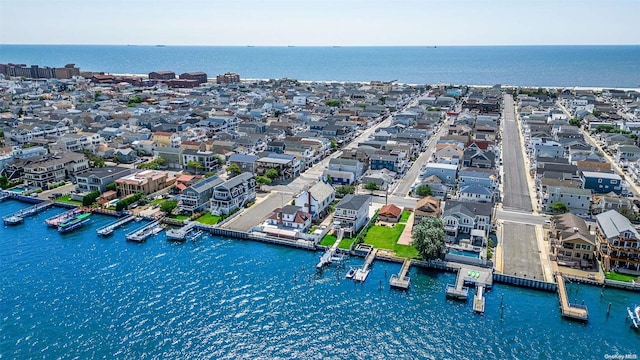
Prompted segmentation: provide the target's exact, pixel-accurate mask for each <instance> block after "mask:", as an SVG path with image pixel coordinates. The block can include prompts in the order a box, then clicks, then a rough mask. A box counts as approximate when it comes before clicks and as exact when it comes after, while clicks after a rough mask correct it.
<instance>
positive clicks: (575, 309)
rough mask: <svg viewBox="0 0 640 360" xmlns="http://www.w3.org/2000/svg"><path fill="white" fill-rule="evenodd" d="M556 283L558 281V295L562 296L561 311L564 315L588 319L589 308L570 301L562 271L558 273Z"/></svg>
mask: <svg viewBox="0 0 640 360" xmlns="http://www.w3.org/2000/svg"><path fill="white" fill-rule="evenodd" d="M556 283H558V297H559V298H560V299H559V300H560V312H561V314H562V317H565V318H568V319H573V320H579V321H588V320H589V310H588V309H587V307H586V306H584V305H579V304H572V303H570V302H569V297H568V295H567V289H566V287H565V284H564V277H563V276H562V273H556Z"/></svg>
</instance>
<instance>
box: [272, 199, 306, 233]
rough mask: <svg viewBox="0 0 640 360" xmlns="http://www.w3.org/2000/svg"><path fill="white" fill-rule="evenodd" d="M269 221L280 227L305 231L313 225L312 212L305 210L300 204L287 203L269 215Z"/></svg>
mask: <svg viewBox="0 0 640 360" xmlns="http://www.w3.org/2000/svg"><path fill="white" fill-rule="evenodd" d="M267 223H268V224H269V225H274V226H277V227H279V228H282V227H288V228H294V229H297V230H300V231H303V232H304V231H306V230H307V229H308V228H309V226H311V214H309V213H308V212H305V211H303V210H302V208H301V207H299V206H295V205H286V206H285V207H283V208H277V209H275V210H274V211H273V213H271V215H269V218H268V219H267Z"/></svg>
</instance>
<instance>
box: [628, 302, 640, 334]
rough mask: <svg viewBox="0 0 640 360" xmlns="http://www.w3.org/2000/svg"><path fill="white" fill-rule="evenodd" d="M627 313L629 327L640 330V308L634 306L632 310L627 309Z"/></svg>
mask: <svg viewBox="0 0 640 360" xmlns="http://www.w3.org/2000/svg"><path fill="white" fill-rule="evenodd" d="M627 313H628V314H629V319H631V327H632V328H634V329H636V330H640V306H636V307H634V308H633V310H632V309H631V308H627Z"/></svg>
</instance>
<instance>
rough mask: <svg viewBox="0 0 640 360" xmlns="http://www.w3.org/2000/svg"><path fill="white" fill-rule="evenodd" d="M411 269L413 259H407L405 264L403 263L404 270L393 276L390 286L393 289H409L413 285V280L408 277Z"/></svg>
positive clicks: (401, 269)
mask: <svg viewBox="0 0 640 360" xmlns="http://www.w3.org/2000/svg"><path fill="white" fill-rule="evenodd" d="M410 267H411V259H406V260H405V261H404V263H402V268H400V272H399V273H398V275H396V274H393V275H391V279H389V285H390V286H391V287H392V288H396V289H403V290H406V289H408V288H409V284H410V283H411V278H410V277H408V276H407V273H408V272H409V268H410Z"/></svg>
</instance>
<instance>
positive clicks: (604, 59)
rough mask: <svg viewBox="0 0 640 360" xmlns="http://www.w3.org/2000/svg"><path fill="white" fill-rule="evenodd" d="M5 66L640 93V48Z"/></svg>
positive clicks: (32, 52) (25, 58)
mask: <svg viewBox="0 0 640 360" xmlns="http://www.w3.org/2000/svg"><path fill="white" fill-rule="evenodd" d="M0 62H2V63H6V62H13V63H26V64H38V65H47V66H63V65H65V64H67V63H75V64H76V65H77V66H79V67H80V68H81V69H83V70H91V71H106V72H111V73H142V74H147V73H149V72H151V71H157V70H173V71H175V72H176V73H178V74H179V73H182V72H186V71H205V72H207V74H208V75H209V76H210V77H213V76H215V75H217V74H220V73H224V72H227V71H233V72H237V73H239V74H240V76H241V77H242V78H283V77H288V78H295V79H299V80H317V81H328V80H336V81H371V80H384V81H389V80H399V81H400V82H404V83H415V84H420V83H421V84H425V83H429V84H435V83H439V82H443V83H453V84H474V85H494V84H508V85H522V86H597V87H598V86H599V87H640V46H638V45H635V46H466V47H465V46H457V47H456V46H444V47H437V48H433V47H216V46H166V47H156V46H97V45H48V46H45V45H0Z"/></svg>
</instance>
